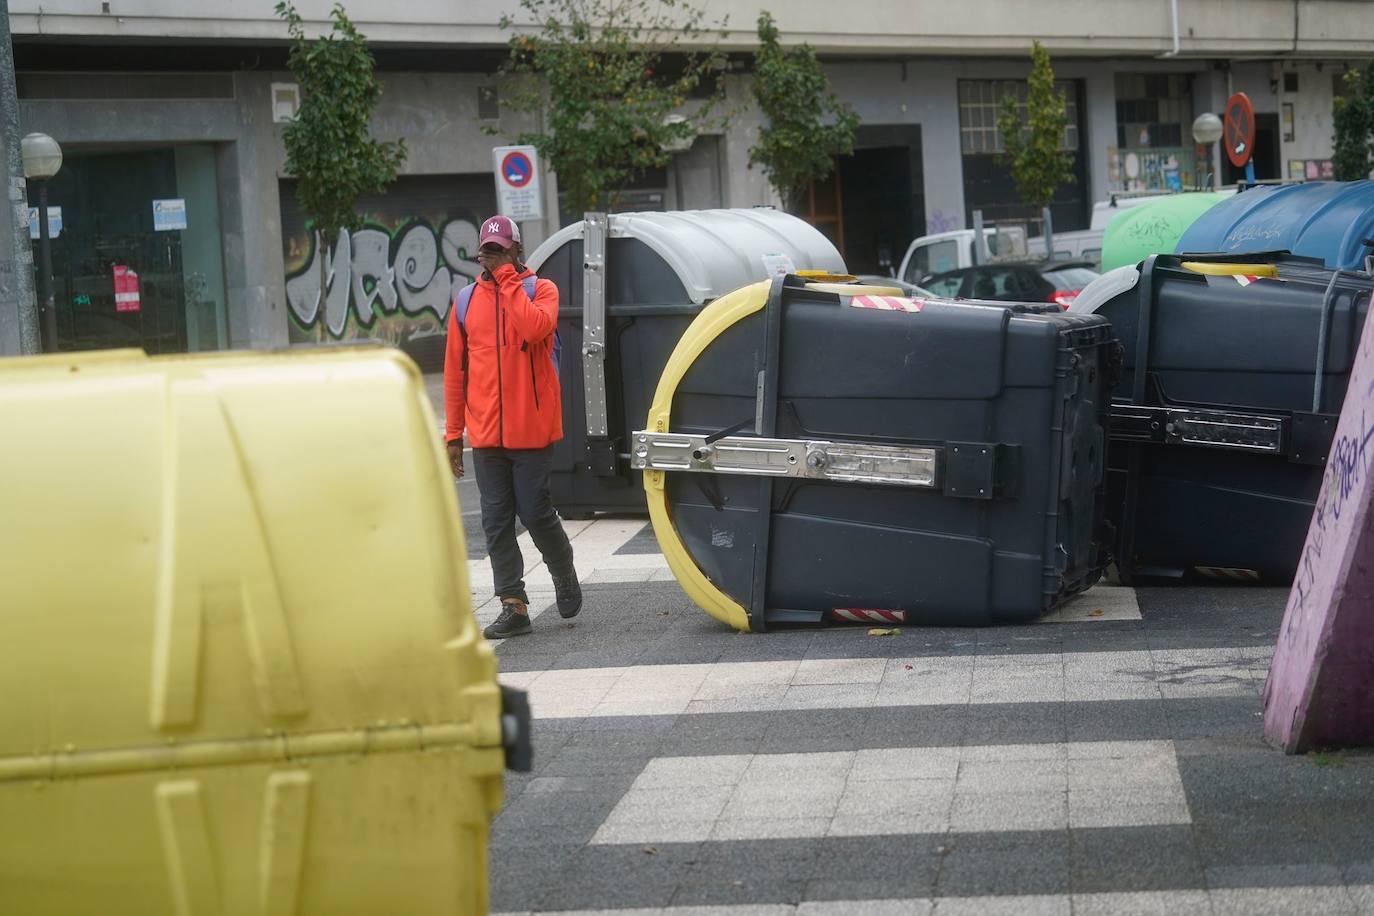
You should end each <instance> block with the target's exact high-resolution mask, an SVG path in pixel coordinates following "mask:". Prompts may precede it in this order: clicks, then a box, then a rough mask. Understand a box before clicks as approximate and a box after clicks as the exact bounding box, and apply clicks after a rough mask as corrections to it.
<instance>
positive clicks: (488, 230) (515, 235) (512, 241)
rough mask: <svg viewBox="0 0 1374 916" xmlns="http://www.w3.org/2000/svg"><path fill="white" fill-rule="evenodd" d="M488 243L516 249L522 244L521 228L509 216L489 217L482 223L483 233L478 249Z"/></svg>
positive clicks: (479, 239)
mask: <svg viewBox="0 0 1374 916" xmlns="http://www.w3.org/2000/svg"><path fill="white" fill-rule="evenodd" d="M488 242H491V243H494V244H497V245H500V246H501V247H502V248H514V247H515V246H516V245H518V244H519V243H520V227H519V226H517V225H515V220H513V219H511V218H510V217H508V216H501V215H500V214H499V213H498V214H497V215H496V216H489V217H487V218H486V220H484V221H483V222H482V233H481V235H480V236H478V239H477V247H478V248H481V247H482V246H483V245H485V244H487V243H488Z"/></svg>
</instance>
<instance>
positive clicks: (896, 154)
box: [799, 124, 926, 275]
mask: <svg viewBox="0 0 1374 916" xmlns="http://www.w3.org/2000/svg"><path fill="white" fill-rule="evenodd" d="M799 215H800V216H802V217H803V218H804V219H806V220H807V221H808V222H810V223H811V224H812V225H813V226H815V227H816V228H817V229H819V230H820V231H821V232H822V233H823V234H824V235H825V236H826V237H827V238H829V239H830V240H831V241H832V242H834V243H835V247H836V248H838V249H839V251H840V255H841V256H842V257H843V258H844V263H845V266H846V268H848V270H849V272H850V273H852V274H861V275H862V274H881V275H889V274H891V273H892V270H893V268H895V267H896V265H897V264H898V263H899V262H900V261H901V259H902V254H903V253H904V252H905V251H906V247H907V245H908V244H910V242H911V240H912V239H914V238H916V237H917V236H919V235H921V234H922V233H923V232H924V231H925V221H926V217H925V191H924V182H923V177H922V169H921V127H920V125H918V124H901V125H878V126H873V125H865V126H863V127H860V128H859V132H858V135H857V137H856V138H855V150H854V152H853V153H852V154H850V155H848V156H841V157H839V158H838V159H837V160H836V168H835V171H834V172H833V173H831V175H830V176H829V177H828V178H826V179H825V180H824V181H820V182H816V183H814V184H813V185H812V186H811V187H810V188H809V189H808V191H807V192H806V193H805V194H803V195H802V201H801V211H800V213H799Z"/></svg>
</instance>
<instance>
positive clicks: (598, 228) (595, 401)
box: [582, 213, 610, 439]
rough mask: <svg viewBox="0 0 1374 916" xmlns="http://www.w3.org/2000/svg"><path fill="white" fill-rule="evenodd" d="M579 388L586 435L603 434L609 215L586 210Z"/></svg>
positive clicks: (597, 435) (605, 415)
mask: <svg viewBox="0 0 1374 916" xmlns="http://www.w3.org/2000/svg"><path fill="white" fill-rule="evenodd" d="M582 226H583V229H582V258H583V263H582V390H583V392H584V397H583V410H584V411H585V415H586V420H587V435H588V436H589V437H590V438H593V439H596V438H604V437H605V436H606V435H607V429H608V423H607V410H606V237H607V235H608V234H609V232H610V217H609V216H607V215H606V214H605V213H587V214H585V216H584V219H583V223H582Z"/></svg>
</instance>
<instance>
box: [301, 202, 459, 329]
mask: <svg viewBox="0 0 1374 916" xmlns="http://www.w3.org/2000/svg"><path fill="white" fill-rule="evenodd" d="M318 239H319V237H318V235H316V236H315V237H314V238H313V239H311V240H310V248H309V255H308V257H301V256H300V255H297V257H296V258H294V259H293V260H294V261H296V262H297V265H298V266H296V268H295V270H289V271H288V273H287V279H286V300H287V303H288V304H289V305H290V307H291V317H292V319H293V322H294V323H295V325H296V328H297V330H299V331H300V332H302V333H303V334H304V335H305V339H311V340H322V339H329V340H349V339H354V338H359V337H367V338H371V339H380V340H386V341H387V342H389V343H393V344H395V343H401V342H403V341H405V340H408V339H410V338H411V337H414V336H419V335H422V334H426V333H433V332H436V331H438V330H441V329H442V328H443V322H444V320H445V319H446V318H447V317H448V310H449V306H450V303H452V301H453V295H454V293H456V292H457V291H458V290H459V289H461V288H462V287H464V286H466V285H467V284H468V283H471V282H472V278H473V277H475V276H476V275H477V273H478V267H477V262H476V261H475V260H474V257H475V255H476V254H477V227H476V226H475V225H474V224H473V223H472V222H470V221H468V220H466V219H454V220H449V221H448V222H446V223H444V224H443V225H442V226H440V227H437V228H436V227H434V226H433V225H431V224H430V223H429V222H427V221H426V220H411V221H408V222H406V223H405V224H404V225H403V226H401V227H399V228H397V229H395V230H389V229H387V228H386V227H383V226H368V227H367V228H365V229H360V230H358V231H357V232H353V233H350V232H348V231H347V230H345V231H344V232H342V233H340V235H339V240H338V242H337V243H335V245H334V248H333V250H332V251H331V252H330V253H329V257H328V260H327V262H326V267H325V276H324V282H325V289H324V293H323V295H321V291H320V281H321V278H320V257H321V252H320V245H319V243H318Z"/></svg>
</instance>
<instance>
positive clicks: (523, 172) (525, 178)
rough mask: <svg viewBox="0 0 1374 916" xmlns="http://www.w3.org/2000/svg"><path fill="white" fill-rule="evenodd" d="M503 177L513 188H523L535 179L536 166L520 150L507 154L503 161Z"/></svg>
mask: <svg viewBox="0 0 1374 916" xmlns="http://www.w3.org/2000/svg"><path fill="white" fill-rule="evenodd" d="M501 177H502V178H503V179H505V182H506V184H508V185H510V186H511V187H512V188H523V187H524V186H525V185H527V184H529V183H530V179H532V178H533V177H534V164H533V163H532V162H530V157H529V156H526V155H525V154H524V153H522V152H520V151H519V150H516V151H514V152H509V153H506V158H504V159H502V160H501Z"/></svg>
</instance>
